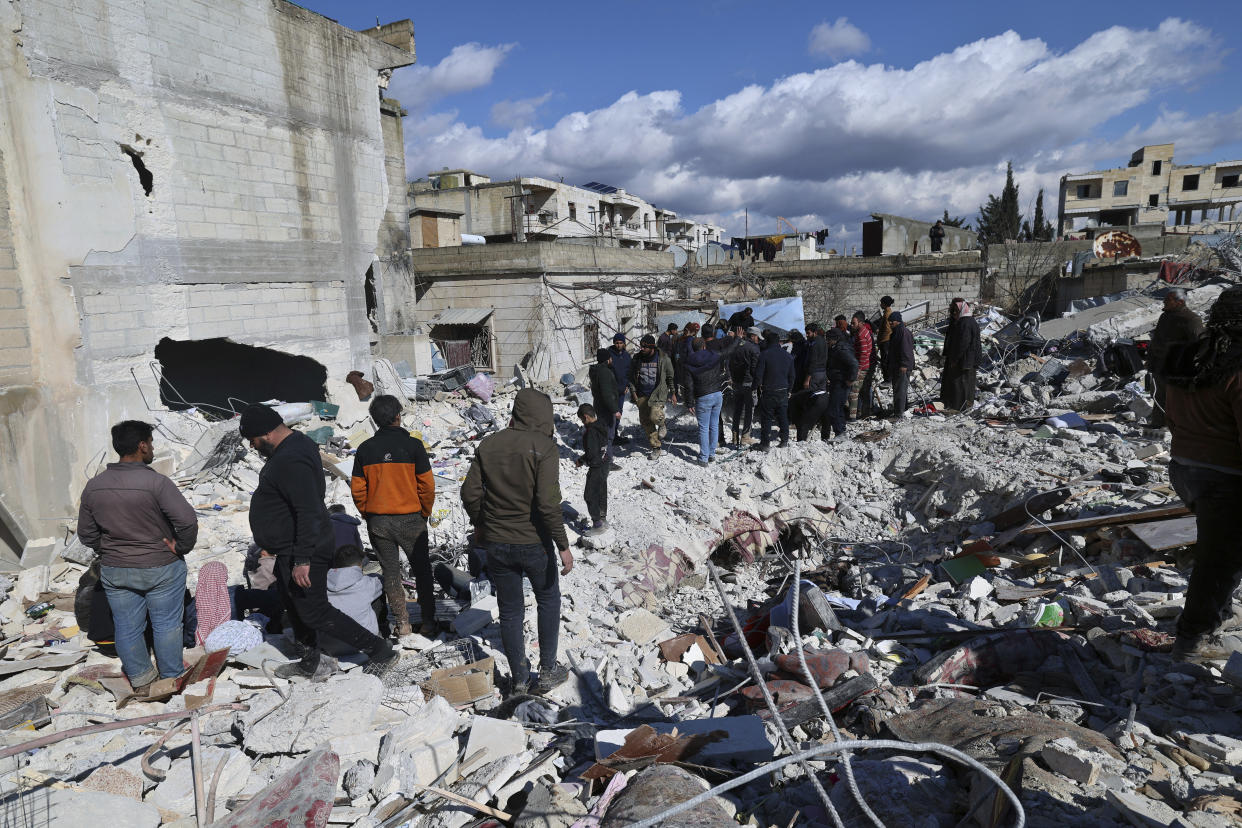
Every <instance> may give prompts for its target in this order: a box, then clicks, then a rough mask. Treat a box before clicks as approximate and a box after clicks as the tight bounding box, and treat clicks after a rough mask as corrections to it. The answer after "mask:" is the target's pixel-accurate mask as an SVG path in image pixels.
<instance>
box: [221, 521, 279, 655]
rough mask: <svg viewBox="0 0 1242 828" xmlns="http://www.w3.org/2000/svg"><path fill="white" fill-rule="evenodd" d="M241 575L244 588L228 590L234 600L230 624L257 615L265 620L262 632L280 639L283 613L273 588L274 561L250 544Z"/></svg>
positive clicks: (230, 588)
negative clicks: (265, 625)
mask: <svg viewBox="0 0 1242 828" xmlns="http://www.w3.org/2000/svg"><path fill="white" fill-rule="evenodd" d="M242 571H243V574H244V575H245V577H246V584H247V586H246V587H245V588H243V587H240V586H233V587H229V594H230V596H231V597H232V599H233V620H234V621H244V620H246V616H247V615H248V614H249V613H251V612H257V613H260V614H262V615H264V616H266V617H267V619H268V622H267V628H266V630H265V631H266V632H267V633H268V634H270V635H280V633H281V631H282V629H283V624H282V621H283V620H284V614H285V611H284V605H283V604H282V603H281V600H280V590H279V588H278V587H277V586H276V558H274V557H272V555H270V554H268V551H267V550H266V549H260V548H259V545H258V544H256V543H252V544H250V550H249V551H248V552H247V553H246V564H245V566H244V567H243V570H242Z"/></svg>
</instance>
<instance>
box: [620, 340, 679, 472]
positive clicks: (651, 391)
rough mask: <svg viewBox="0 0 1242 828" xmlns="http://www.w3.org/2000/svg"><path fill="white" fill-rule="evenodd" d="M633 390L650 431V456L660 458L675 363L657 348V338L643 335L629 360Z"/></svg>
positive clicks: (641, 420) (639, 411)
mask: <svg viewBox="0 0 1242 828" xmlns="http://www.w3.org/2000/svg"><path fill="white" fill-rule="evenodd" d="M629 387H630V391H632V392H633V394H634V402H635V403H636V404H637V405H638V421H639V422H640V423H642V426H643V431H645V432H647V442H648V443H649V444H650V446H651V456H652V457H659V456H660V450H661V443H660V438H661V437H663V436H664V404H665V403H666V402H668V398H669V396H670V395H671V394H672V393H673V363H672V362H671V361H670V360H669V358H668V355H667V354H666V353H664V352H663V351H661V350H659V349H658V348H656V341H655V337H654V336H652V335H651V334H647V335H646V336H644V337H643V338H642V341H641V342H640V347H639V349H638V354H637V355H636V356H635V357H634V361H633V362H631V363H630V381H629Z"/></svg>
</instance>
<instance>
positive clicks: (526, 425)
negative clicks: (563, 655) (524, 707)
mask: <svg viewBox="0 0 1242 828" xmlns="http://www.w3.org/2000/svg"><path fill="white" fill-rule="evenodd" d="M554 429H555V426H554V424H553V419H552V400H550V399H548V396H547V395H546V394H541V393H539V392H538V391H536V390H535V389H533V388H523V389H522V390H521V391H519V392H517V396H516V397H514V399H513V417H512V418H511V419H510V420H509V427H508V428H506V429H504V430H503V431H499V432H497V433H495V434H492V435H489V436H488V437H486V438H485V439H483V440H482V441H481V442H480V443H479V447H478V448H477V449H476V450H475V452H474V460H473V461H472V462H471V463H470V471H469V472H467V474H466V480H465V482H463V483H462V486H461V505H462V506H463V507H464V508H465V510H466V514H468V515H469V516H470V523H471V524H472V525H473V526H474V545H476V546H481V547H483V548H484V549H485V550H486V551H487V575H488V578H490V579H491V582H492V588H493V589H494V590H495V592H496V603H497V605H498V608H499V610H500V640H501V643H502V644H503V646H504V651H505V658H506V659H508V661H509V677H510V694H511V695H519V694H523V693H526V692H527V691H528V690H529V689H530V661H529V660H528V659H527V658H526V639H525V636H524V635H523V627H524V623H523V622H524V621H525V616H526V599H525V596H524V594H523V589H522V579H523V578H526V579H527V580H529V581H530V586H531V590H532V591H533V592H534V593H535V611H536V616H537V627H538V630H539V679H538V682H537V683H536V684H535V688H534V690H535V692H536V693H540V694H541V693H544V692H546V691H548V690H551V689H552V688H554V687H556V686H557V685H559V684H562V683H564V681H565V679H566V678H568V677H569V671H568V670H567V669H566V668H565V667H564V666H562V665H559V664H558V663H557V660H556V648H557V642H558V641H559V639H560V626H561V589H560V582H559V579H558V577H557V569H558V566H557V564H558V560H557V555H556V553H555V552H554V551H553V545H555V547H556V549H558V550H560V560H559V563H560V564H561V567H560V574H561V575H568V574H569V571H570V570H571V569H573V566H574V556H573V554H572V553H571V552H570V551H569V538H568V536H567V535H566V534H565V519H564V516H563V515H562V513H561V481H560V452H559V450H558V448H557V445H556V440H555V439H554V438H553V436H552V435H553V434H554V433H555V430H554Z"/></svg>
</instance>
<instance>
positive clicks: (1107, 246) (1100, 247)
mask: <svg viewBox="0 0 1242 828" xmlns="http://www.w3.org/2000/svg"><path fill="white" fill-rule="evenodd" d="M1091 250H1092V252H1093V253H1095V255H1096V257H1097V258H1100V259H1128V258H1130V257H1131V256H1142V255H1143V245H1141V244H1139V242H1138V239H1136V238H1134V236H1131V235H1130V234H1129V233H1127V232H1125V231H1124V230H1109V231H1108V232H1107V233H1104V234H1102V235H1099V236H1096V237H1095V244H1093V245H1091Z"/></svg>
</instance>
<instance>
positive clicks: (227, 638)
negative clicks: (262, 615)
mask: <svg viewBox="0 0 1242 828" xmlns="http://www.w3.org/2000/svg"><path fill="white" fill-rule="evenodd" d="M262 643H263V631H262V630H260V629H259V628H258V627H256V626H255V625H254V624H251V623H250V622H249V621H225V622H224V623H223V624H221V625H220V626H218V627H216V628H215V629H214V630H212V631H211V635H209V636H207V644H206V647H207V651H208V652H211V651H212V650H223V649H224V648H225V647H228V648H229V655H238V654H239V653H244V652H246V651H247V650H253V649H254V648H255V647H257V646H259V645H260V644H262Z"/></svg>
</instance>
